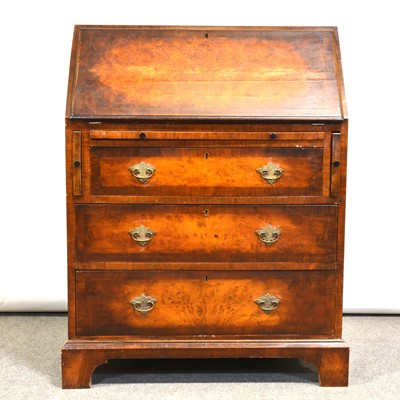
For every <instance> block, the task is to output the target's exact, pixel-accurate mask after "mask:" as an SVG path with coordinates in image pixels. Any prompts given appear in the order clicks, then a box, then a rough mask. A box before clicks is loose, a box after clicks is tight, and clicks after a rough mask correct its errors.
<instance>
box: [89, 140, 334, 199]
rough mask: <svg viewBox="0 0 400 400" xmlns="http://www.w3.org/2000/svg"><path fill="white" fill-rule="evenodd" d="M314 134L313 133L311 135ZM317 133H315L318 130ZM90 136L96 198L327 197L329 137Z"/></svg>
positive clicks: (93, 185)
mask: <svg viewBox="0 0 400 400" xmlns="http://www.w3.org/2000/svg"><path fill="white" fill-rule="evenodd" d="M314 135H315V134H314ZM317 135H318V134H317ZM291 136H292V137H291V138H290V139H291V140H276V141H246V140H243V141H234V142H233V141H229V142H226V143H224V142H221V141H210V140H208V141H201V142H199V141H195V140H185V141H177V140H172V141H170V142H168V141H165V140H164V141H160V142H157V141H154V140H153V141H148V142H145V141H137V140H136V141H134V140H123V139H122V140H94V141H92V142H91V144H92V143H93V144H94V145H91V146H90V149H89V154H88V159H89V160H90V182H89V184H90V194H91V195H94V196H218V197H225V196H235V197H243V196H260V197H262V196H327V195H329V178H330V177H329V164H330V148H329V147H328V145H327V144H328V141H327V140H323V139H322V138H323V136H322V137H321V136H320V135H319V138H318V139H319V140H318V139H317V140H315V139H316V137H315V136H314V137H313V139H314V140H307V139H304V136H303V137H302V138H301V139H300V138H299V140H297V141H296V140H294V139H295V134H292V135H291Z"/></svg>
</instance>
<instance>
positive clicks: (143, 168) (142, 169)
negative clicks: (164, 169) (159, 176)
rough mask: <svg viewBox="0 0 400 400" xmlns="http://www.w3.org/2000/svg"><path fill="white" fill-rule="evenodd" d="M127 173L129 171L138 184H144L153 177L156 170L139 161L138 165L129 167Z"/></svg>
mask: <svg viewBox="0 0 400 400" xmlns="http://www.w3.org/2000/svg"><path fill="white" fill-rule="evenodd" d="M129 171H131V173H132V175H133V176H134V177H135V178H137V179H138V180H139V181H140V182H142V183H146V182H147V181H148V180H149V179H150V178H151V177H152V176H153V175H154V172H155V171H156V169H155V168H154V167H153V166H152V165H150V164H148V163H146V162H144V161H140V163H139V164H135V165H132V167H129Z"/></svg>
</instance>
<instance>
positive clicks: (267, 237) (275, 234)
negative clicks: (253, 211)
mask: <svg viewBox="0 0 400 400" xmlns="http://www.w3.org/2000/svg"><path fill="white" fill-rule="evenodd" d="M256 234H257V236H258V238H259V239H260V241H261V242H263V243H265V244H266V245H268V246H270V245H271V244H273V243H275V242H276V241H277V240H278V239H279V238H280V237H281V231H280V230H279V229H278V228H277V227H276V226H272V225H267V226H266V227H264V228H261V229H258V230H257V231H256Z"/></svg>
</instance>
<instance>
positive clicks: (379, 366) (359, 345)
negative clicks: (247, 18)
mask: <svg viewBox="0 0 400 400" xmlns="http://www.w3.org/2000/svg"><path fill="white" fill-rule="evenodd" d="M66 332H67V317H66V315H65V314H45V315H41V314H19V315H16V314H0V399H1V400H3V399H4V400H5V399H12V400H14V399H15V400H19V399H24V400H25V399H29V400H31V399H33V400H36V399H40V400H47V399H51V400H62V399H79V400H85V399H96V400H98V399H102V400H103V399H124V400H126V399H136V400H147V399H157V400H165V399H166V400H168V399H174V400H175V399H185V400H191V399H196V400H198V399H201V400H203V399H216V400H217V399H218V400H219V399H227V400H228V399H229V400H235V399H246V400H253V399H254V400H258V399H263V400H264V399H266V400H269V399H271V400H272V399H273V400H278V399H279V400H280V399H283V400H286V399H290V400H296V399H298V400H306V399H307V400H312V399H318V400H320V399H323V400H330V399H332V400H333V399H334V400H341V399H345V400H353V399H357V400H361V399H362V400H364V399H371V400H379V399H390V400H398V399H400V316H345V318H344V329H343V337H344V338H345V340H346V342H347V343H348V344H349V345H350V385H349V387H348V388H321V387H319V386H318V378H317V374H316V372H315V369H314V368H313V367H312V366H310V365H306V364H304V363H302V362H301V361H299V360H162V361H160V360H143V361H136V362H133V361H127V360H123V361H112V362H110V363H109V364H108V365H107V366H101V367H99V368H98V369H97V370H96V371H95V373H94V375H93V381H92V388H91V389H81V390H62V389H61V378H60V349H61V347H62V345H63V344H64V341H65V340H66Z"/></svg>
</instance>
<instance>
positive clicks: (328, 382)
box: [62, 340, 349, 389]
mask: <svg viewBox="0 0 400 400" xmlns="http://www.w3.org/2000/svg"><path fill="white" fill-rule="evenodd" d="M129 358H131V359H143V358H301V359H304V360H305V361H306V362H310V363H313V364H315V365H316V367H317V369H318V374H319V382H320V385H321V386H347V385H348V371H349V347H348V346H347V345H346V343H345V342H343V341H342V340H324V341H313V340H309V341H298V340H282V341H268V340H259V341H204V342H198V341H196V342H192V341H157V342H107V341H75V340H73V341H68V342H67V343H66V344H65V345H64V347H63V349H62V387H63V388H64V389H78V388H89V387H90V384H91V380H92V374H93V371H94V370H95V368H96V367H98V366H99V365H102V364H106V363H107V361H108V360H110V359H129Z"/></svg>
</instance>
